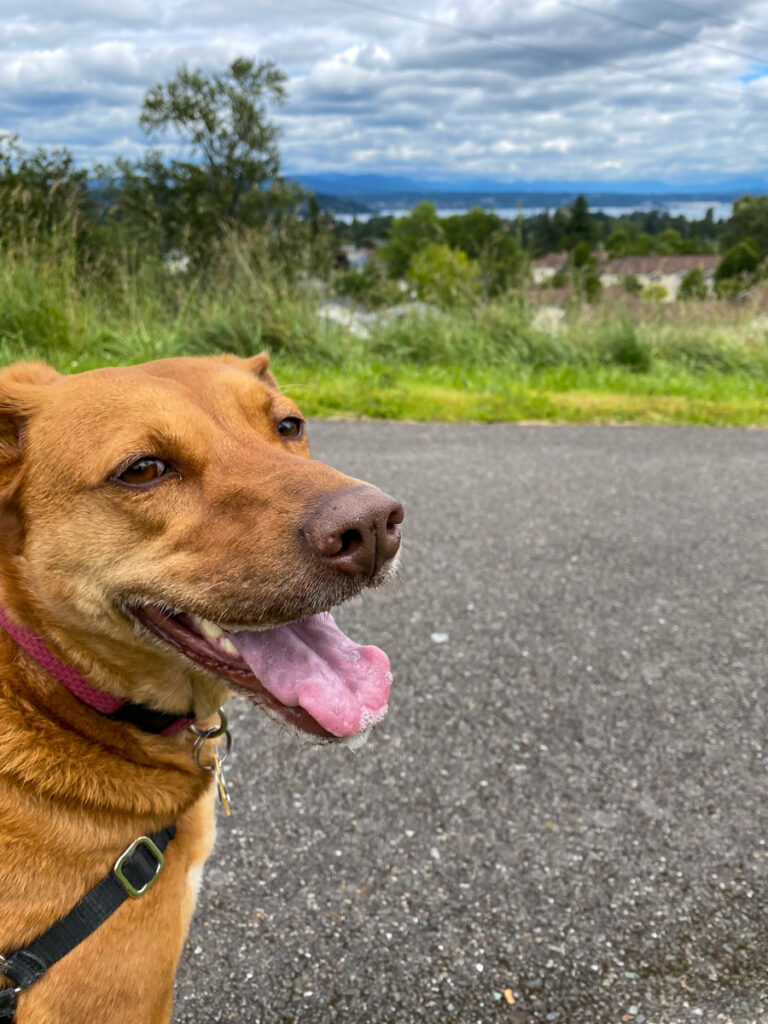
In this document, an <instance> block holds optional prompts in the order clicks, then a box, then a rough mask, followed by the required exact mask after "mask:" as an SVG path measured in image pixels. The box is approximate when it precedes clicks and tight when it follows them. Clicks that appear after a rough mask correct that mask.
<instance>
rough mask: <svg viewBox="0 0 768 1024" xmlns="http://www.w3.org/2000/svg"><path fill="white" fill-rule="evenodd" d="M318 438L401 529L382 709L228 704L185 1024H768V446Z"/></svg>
mask: <svg viewBox="0 0 768 1024" xmlns="http://www.w3.org/2000/svg"><path fill="white" fill-rule="evenodd" d="M312 437H313V440H314V453H315V455H316V456H318V457H322V458H324V459H326V460H327V461H329V462H333V463H334V464H336V465H337V466H339V467H340V468H342V469H345V470H347V471H349V472H351V473H353V474H356V475H361V476H366V477H368V478H369V479H371V480H373V481H375V482H377V483H379V484H380V485H381V486H383V487H385V488H386V489H388V490H389V491H390V492H391V493H393V494H396V495H397V496H399V497H401V498H402V499H403V501H404V503H405V505H406V513H407V530H406V536H407V540H406V545H405V571H404V573H403V576H402V580H401V581H400V582H399V583H398V584H396V585H395V586H394V587H393V588H392V589H391V590H390V591H389V592H388V593H381V594H377V595H372V596H369V597H367V598H366V599H365V600H363V601H361V602H359V603H357V604H355V605H354V606H351V607H349V608H348V609H345V610H344V611H343V613H342V614H341V615H340V616H339V618H340V621H341V622H342V624H343V625H344V627H345V628H346V629H347V630H348V631H349V632H350V633H352V635H353V636H354V637H356V638H357V639H359V640H364V641H367V642H375V643H378V644H380V645H381V646H383V647H384V648H385V649H386V650H387V651H388V652H389V653H390V655H391V658H392V661H393V666H394V671H395V688H394V692H393V699H392V703H391V708H390V714H389V717H388V719H387V720H386V722H385V723H384V725H383V726H382V727H380V729H379V730H378V732H377V733H376V734H375V736H374V737H373V739H372V740H371V741H370V743H369V744H368V746H367V747H366V748H365V749H364V750H363V751H362V752H361V753H359V754H357V755H354V754H351V753H350V752H349V751H346V750H343V749H331V750H326V749H320V750H317V749H310V748H307V747H305V746H302V745H300V744H299V743H297V742H296V741H295V740H293V739H292V738H290V737H288V736H286V735H283V734H282V733H281V732H280V730H279V729H276V728H275V727H274V726H273V724H272V723H271V722H270V721H268V720H267V719H266V718H264V716H262V715H261V714H260V713H259V712H258V711H257V710H256V709H253V708H250V707H245V706H243V707H238V708H237V711H236V713H235V715H234V718H235V722H234V728H235V752H234V754H233V757H232V760H231V771H230V773H229V779H230V783H231V789H232V795H233V800H234V804H235V809H236V810H235V817H234V818H233V819H232V820H231V821H230V822H229V823H226V822H224V820H223V819H220V826H219V840H218V843H217V846H216V851H215V854H214V857H213V858H212V860H211V861H210V862H209V865H208V868H207V872H206V880H205V888H204V894H203V895H202V898H201V900H200V903H199V905H198V911H197V915H196V918H195V922H194V925H193V929H192V934H191V937H190V941H189V944H188V947H187V952H186V956H185V959H184V962H183V964H182V968H181V971H180V974H179V982H178V1001H177V1009H176V1018H175V1020H176V1021H177V1022H178V1024H181V1022H186V1024H208V1022H213V1021H237V1022H239V1024H254V1022H264V1024H293V1022H301V1024H326V1022H335V1021H342V1022H345V1024H415V1022H422V1021H425V1022H430V1024H432V1022H434V1024H450V1022H460V1024H474V1022H482V1024H485V1022H496V1021H500V1022H501V1021H504V1022H508V1024H524V1022H530V1024H540V1022H548V1021H557V1022H560V1024H607V1022H613V1021H621V1020H626V1019H628V1018H627V1017H626V1016H625V1015H629V1014H632V1015H633V1016H632V1019H634V1021H636V1022H637V1024H643V1022H644V1021H645V1022H646V1024H649V1022H652V1021H653V1022H656V1024H687V1022H689V1021H690V1022H704V1024H714V1022H729V1024H753V1022H754V1024H764V1022H768V800H766V769H767V766H766V763H765V761H766V751H767V750H768V738H767V736H768V733H767V731H766V726H767V724H768V723H767V721H766V719H767V717H768V694H766V685H765V681H766V678H768V640H767V639H766V622H768V592H767V587H768V472H767V470H768V434H766V433H763V432H757V431H755V432H743V431H737V430H728V431H720V430H708V429H701V430H696V429H674V428H672V429H667V428H648V429H645V428H639V429H638V428H606V427H603V428H590V427H546V426H516V425H468V426H441V425H412V424H380V423H317V424H315V425H314V426H313V431H312ZM443 637H447V639H445V640H444V642H438V641H439V640H442V639H443ZM233 708H234V705H233ZM505 991H506V992H507V993H508V994H509V996H510V998H512V999H514V1004H512V1003H510V1002H508V1001H507V997H506V996H505V995H504V993H505Z"/></svg>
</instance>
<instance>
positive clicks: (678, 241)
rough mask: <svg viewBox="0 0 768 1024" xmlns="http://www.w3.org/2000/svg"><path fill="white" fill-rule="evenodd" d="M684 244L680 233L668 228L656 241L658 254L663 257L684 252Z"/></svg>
mask: <svg viewBox="0 0 768 1024" xmlns="http://www.w3.org/2000/svg"><path fill="white" fill-rule="evenodd" d="M684 248H685V247H684V243H683V239H682V236H681V235H680V232H679V231H676V230H675V228H666V229H665V230H664V231H662V232H661V234H660V235H659V237H658V239H657V241H656V252H658V253H661V254H662V255H674V254H676V253H680V252H683V251H684Z"/></svg>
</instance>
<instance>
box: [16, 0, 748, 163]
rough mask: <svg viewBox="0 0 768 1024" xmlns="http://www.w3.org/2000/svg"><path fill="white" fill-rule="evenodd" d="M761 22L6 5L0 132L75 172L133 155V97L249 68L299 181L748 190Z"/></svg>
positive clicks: (632, 6) (722, 12) (545, 5)
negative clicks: (270, 92)
mask: <svg viewBox="0 0 768 1024" xmlns="http://www.w3.org/2000/svg"><path fill="white" fill-rule="evenodd" d="M694 7H695V8H697V10H694V9H693V8H694ZM698 8H701V11H704V10H705V9H706V11H707V13H706V14H704V13H700V12H699V11H698ZM595 12H597V13H595ZM767 16H768V0H731V2H729V3H728V4H726V3H725V2H724V0H715V2H713V0H698V3H697V4H688V3H687V2H685V3H684V2H683V0H680V2H677V0H647V2H646V3H644V4H642V5H639V4H637V3H636V2H635V0H578V2H577V0H572V2H571V0H569V2H568V3H566V0H530V2H529V3H528V4H526V5H518V4H511V3H509V2H508V0H411V3H410V4H408V3H406V2H405V0H395V2H394V3H392V4H389V3H386V4H385V3H384V0H381V3H380V4H379V3H371V4H366V3H364V2H362V0H361V2H360V3H359V4H356V3H355V2H354V0H352V2H349V0H347V2H345V0H323V2H320V0H295V2H294V3H293V4H291V5H286V4H285V3H284V2H281V3H278V2H277V0H262V2H260V3H253V2H252V0H229V2H228V3H226V4H224V3H221V2H219V0H217V2H212V0H166V2H164V3H162V4H159V3H157V2H156V0H153V2H151V3H150V2H148V0H132V2H128V0H119V2H115V0H111V2H109V3H107V2H104V0H42V2H34V0H33V2H32V3H29V0H27V2H24V3H22V2H20V0H4V4H3V24H2V26H0V130H3V131H11V132H15V133H17V134H18V135H19V136H20V138H21V141H22V142H23V143H24V144H25V145H27V146H30V147H31V146H38V145H42V146H46V147H48V146H59V145H68V146H70V148H72V150H73V152H74V153H75V154H76V156H77V158H78V159H79V160H80V161H82V162H85V163H94V162H96V161H104V160H109V159H111V158H114V157H115V156H116V155H118V154H123V155H137V154H140V153H141V152H142V151H143V149H144V147H146V146H147V145H148V144H149V143H148V140H147V139H145V138H144V136H143V135H142V134H141V132H140V130H139V128H138V124H137V121H138V113H139V109H140V105H141V100H142V96H143V94H144V92H145V91H146V89H148V88H150V87H151V86H152V85H154V84H155V83H157V82H158V81H163V80H165V79H167V78H169V77H171V76H172V75H173V73H174V71H175V69H176V68H177V67H178V66H179V65H180V64H181V63H182V62H187V63H189V64H191V65H200V66H202V67H203V68H206V69H208V70H217V69H221V68H223V67H224V66H226V64H227V63H228V62H229V61H230V60H232V59H233V58H234V57H235V56H238V55H240V54H249V55H253V56H256V57H257V58H260V59H266V58H269V59H273V60H275V61H276V63H277V64H278V65H279V66H280V67H282V68H283V69H284V70H285V71H286V73H287V74H288V75H289V78H290V84H289V102H288V103H287V105H286V106H285V107H284V108H282V109H280V110H276V111H274V116H275V118H276V120H277V121H278V123H279V124H280V126H281V128H282V137H281V149H282V153H283V162H284V165H285V166H286V167H287V168H288V169H289V170H293V171H296V172H298V171H316V170H334V171H347V172H353V171H354V170H355V169H356V168H360V169H361V170H366V171H370V170H371V169H376V170H381V171H391V172H397V173H403V172H405V173H408V174H411V175H413V174H418V173H427V174H432V175H444V176H453V175H462V174H478V173H479V174H482V175H484V176H486V177H493V178H497V179H501V180H505V179H506V180H510V181H512V180H521V179H522V180H532V179H550V180H561V181H565V180H578V179H582V180H587V179H588V180H595V179H604V180H605V181H606V182H607V183H610V182H618V181H621V180H629V179H640V178H651V179H665V180H680V181H681V182H682V181H685V180H694V179H695V180H700V179H702V178H706V177H707V176H710V177H717V178H720V177H722V176H724V175H727V174H740V175H748V174H759V175H761V176H762V175H763V174H764V173H765V158H766V143H765V142H764V141H763V139H764V132H763V129H762V122H763V120H764V110H765V104H766V99H768V73H766V68H768V32H766V31H763V30H761V29H760V26H761V25H764V24H768V19H767ZM628 22H634V23H636V24H628ZM640 24H641V25H642V27H638V26H639V25H640ZM745 54H746V55H749V56H745Z"/></svg>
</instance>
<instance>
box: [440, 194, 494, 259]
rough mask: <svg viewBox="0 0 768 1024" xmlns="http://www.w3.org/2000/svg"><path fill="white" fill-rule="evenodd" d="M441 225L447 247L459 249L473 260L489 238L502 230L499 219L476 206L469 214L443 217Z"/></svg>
mask: <svg viewBox="0 0 768 1024" xmlns="http://www.w3.org/2000/svg"><path fill="white" fill-rule="evenodd" d="M442 225H443V231H444V232H445V240H446V242H447V243H448V245H450V247H451V248H452V249H461V251H462V252H464V253H466V254H467V256H469V258H470V259H475V260H476V259H477V258H478V257H479V256H480V254H481V252H482V251H483V249H484V248H485V247H486V245H487V244H488V242H489V240H490V239H491V237H493V236H495V235H498V234H499V233H500V232H501V230H502V228H503V224H502V220H501V217H499V216H498V214H495V213H491V212H490V211H489V210H484V209H483V208H482V207H481V206H476V207H475V209H474V210H470V211H469V213H464V214H458V215H456V216H454V217H445V218H444V219H443V221H442Z"/></svg>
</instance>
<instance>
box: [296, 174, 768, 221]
mask: <svg viewBox="0 0 768 1024" xmlns="http://www.w3.org/2000/svg"><path fill="white" fill-rule="evenodd" d="M288 177H292V178H293V180H295V181H297V182H298V183H299V184H300V185H302V186H303V187H304V188H307V189H311V190H312V191H313V192H315V193H316V195H317V196H318V199H319V200H320V201H321V205H322V206H323V207H324V208H325V209H331V210H335V211H337V212H345V213H373V212H376V211H377V210H382V209H391V208H393V207H396V208H399V207H411V206H414V205H415V204H416V203H418V202H420V201H422V200H424V199H428V200H432V201H434V202H435V203H437V204H438V205H439V206H441V207H443V208H447V209H451V208H454V209H466V208H467V207H471V206H484V207H487V208H490V209H494V208H499V207H505V208H509V207H514V206H522V208H523V209H529V208H531V207H549V208H550V209H555V208H557V207H558V206H564V205H566V204H568V203H572V202H573V200H574V199H575V198H576V196H577V195H579V194H581V193H583V194H584V195H586V197H587V199H588V200H589V203H590V205H591V206H595V207H600V206H626V207H637V206H638V205H643V204H649V205H650V204H653V205H656V204H662V203H669V202H673V201H688V202H696V201H703V202H706V201H709V200H711V201H715V202H717V201H719V202H732V201H733V200H734V199H737V198H738V197H739V196H742V195H744V194H745V193H747V192H751V193H753V194H755V193H757V194H763V193H765V192H768V179H758V178H751V177H743V178H735V177H730V178H723V179H721V180H718V181H709V182H703V181H702V182H695V183H692V184H688V185H680V184H676V183H665V182H659V181H632V182H623V183H617V184H615V185H614V184H607V183H606V182H604V181H603V182H595V181H580V182H562V181H559V182H549V181H535V182H502V181H498V180H495V179H490V178H480V177H461V178H452V179H436V178H435V179H433V178H427V177H424V178H417V177H413V178H409V177H402V176H397V175H387V174H342V173H334V172H326V173H318V174H295V175H288Z"/></svg>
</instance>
